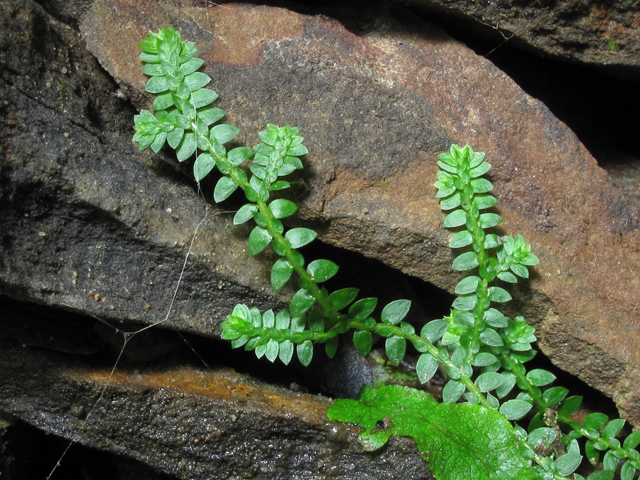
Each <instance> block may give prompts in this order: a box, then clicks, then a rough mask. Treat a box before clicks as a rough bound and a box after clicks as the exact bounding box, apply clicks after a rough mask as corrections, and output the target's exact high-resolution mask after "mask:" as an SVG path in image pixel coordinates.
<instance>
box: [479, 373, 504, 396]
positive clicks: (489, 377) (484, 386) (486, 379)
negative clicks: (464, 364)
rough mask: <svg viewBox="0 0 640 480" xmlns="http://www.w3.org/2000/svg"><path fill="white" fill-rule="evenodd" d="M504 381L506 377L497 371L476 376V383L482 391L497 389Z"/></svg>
mask: <svg viewBox="0 0 640 480" xmlns="http://www.w3.org/2000/svg"><path fill="white" fill-rule="evenodd" d="M502 382H504V377H503V376H502V375H500V374H499V373H496V372H486V373H481V374H480V375H478V378H476V385H478V388H479V389H480V391H481V392H490V391H491V390H495V389H496V388H498V387H499V386H500V385H502Z"/></svg>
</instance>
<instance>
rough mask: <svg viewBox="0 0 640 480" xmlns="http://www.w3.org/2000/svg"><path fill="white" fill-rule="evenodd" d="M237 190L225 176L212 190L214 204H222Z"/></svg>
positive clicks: (233, 183)
mask: <svg viewBox="0 0 640 480" xmlns="http://www.w3.org/2000/svg"><path fill="white" fill-rule="evenodd" d="M237 189H238V185H237V184H236V183H235V182H234V181H233V179H232V178H231V177H228V176H226V175H225V176H224V177H221V178H220V180H218V183H216V187H215V188H214V189H213V199H214V200H215V201H216V203H220V202H223V201H224V200H226V199H227V198H229V197H230V196H231V194H232V193H233V192H235V191H236V190H237ZM269 238H271V237H269Z"/></svg>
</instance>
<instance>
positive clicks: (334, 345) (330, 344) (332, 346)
mask: <svg viewBox="0 0 640 480" xmlns="http://www.w3.org/2000/svg"><path fill="white" fill-rule="evenodd" d="M324 351H325V352H326V354H327V357H329V358H333V357H335V355H336V352H337V351H338V337H337V336H335V337H331V338H330V339H329V340H327V341H326V342H324Z"/></svg>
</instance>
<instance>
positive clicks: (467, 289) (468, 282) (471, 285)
mask: <svg viewBox="0 0 640 480" xmlns="http://www.w3.org/2000/svg"><path fill="white" fill-rule="evenodd" d="M478 283H480V277H476V276H473V275H472V276H469V277H465V278H463V279H462V280H460V281H459V282H458V285H456V289H455V293H457V294H458V295H466V294H468V293H475V292H476V288H478Z"/></svg>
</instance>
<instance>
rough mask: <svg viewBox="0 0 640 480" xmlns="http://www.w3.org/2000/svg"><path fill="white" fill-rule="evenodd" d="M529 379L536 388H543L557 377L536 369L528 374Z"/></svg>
mask: <svg viewBox="0 0 640 480" xmlns="http://www.w3.org/2000/svg"><path fill="white" fill-rule="evenodd" d="M527 379H529V381H530V382H531V383H532V384H533V385H535V386H536V387H543V386H545V385H549V384H550V383H553V382H554V381H555V379H556V376H555V375H554V374H553V373H551V372H548V371H547V370H543V369H541V368H536V369H534V370H531V371H530V372H529V373H527ZM589 428H592V427H589Z"/></svg>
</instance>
